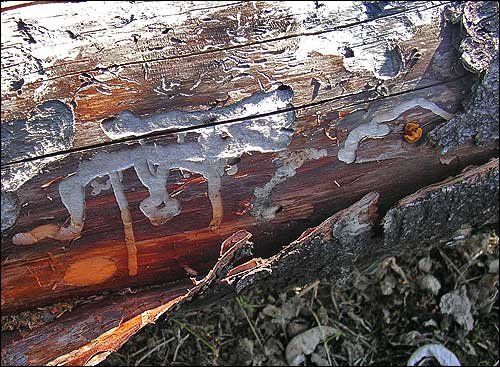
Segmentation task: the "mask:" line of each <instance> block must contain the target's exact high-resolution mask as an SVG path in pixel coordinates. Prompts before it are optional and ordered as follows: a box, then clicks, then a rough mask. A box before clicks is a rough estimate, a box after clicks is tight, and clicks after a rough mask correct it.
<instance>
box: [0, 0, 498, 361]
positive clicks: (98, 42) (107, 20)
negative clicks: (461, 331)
mask: <svg viewBox="0 0 500 367" xmlns="http://www.w3.org/2000/svg"><path fill="white" fill-rule="evenodd" d="M294 4H295V3H287V2H252V3H250V2H217V1H214V2H203V3H201V2H193V3H190V2H181V3H175V4H174V3H168V2H161V3H155V2H145V3H139V2H134V3H118V4H116V3H109V4H107V5H101V4H98V5H95V3H91V2H90V3H64V4H61V3H53V4H50V3H43V4H37V2H35V3H24V4H12V6H6V7H4V5H2V111H1V114H2V121H1V129H2V136H1V144H2V167H1V174H2V245H1V246H2V247H1V255H2V274H1V277H2V297H1V301H2V313H3V314H5V313H8V314H16V313H17V312H19V311H21V310H25V309H33V308H35V307H38V306H43V305H47V304H50V303H52V302H57V301H60V300H62V299H66V298H67V297H73V298H74V299H75V298H76V299H81V298H82V297H87V296H90V298H89V299H92V297H95V296H96V295H97V296H98V297H100V298H104V299H103V300H102V301H93V302H91V301H89V302H88V304H85V305H83V306H78V307H76V308H74V309H73V310H72V312H71V313H69V314H68V313H66V314H64V315H63V316H61V317H60V318H56V319H51V321H50V322H47V323H46V324H45V325H43V326H40V327H37V328H35V329H33V330H30V331H26V330H19V332H12V333H10V334H6V335H5V338H2V363H5V364H17V365H19V364H30V365H32V364H46V363H51V364H95V363H98V362H99V361H100V360H102V359H103V358H105V357H106V356H107V355H108V354H109V353H110V352H111V351H113V350H116V349H117V348H119V346H120V345H122V344H123V343H124V342H125V341H126V340H127V339H128V338H129V337H130V336H131V335H133V334H134V333H135V332H136V331H137V330H139V329H140V328H141V327H143V326H144V325H146V324H147V323H150V322H154V321H155V320H157V319H158V317H160V316H161V315H162V314H164V313H165V312H166V311H168V310H172V309H173V306H175V305H177V307H179V306H180V305H181V304H184V303H186V301H188V300H190V301H191V302H190V303H189V306H188V305H186V306H188V307H197V305H201V304H204V303H207V302H213V301H216V300H218V299H220V297H222V296H224V295H228V294H231V293H234V292H238V291H240V290H241V289H244V288H245V287H247V286H250V285H252V284H254V283H256V282H257V281H259V280H261V279H265V281H266V282H273V283H275V284H276V286H281V285H286V284H289V283H297V282H298V283H302V282H306V281H307V280H310V279H313V278H316V277H328V278H331V279H332V280H334V281H336V282H338V283H339V284H341V283H342V281H343V280H344V279H345V277H346V276H347V275H348V274H349V273H350V270H351V269H352V266H354V265H355V264H367V263H369V262H370V261H373V259H374V258H377V257H379V256H383V255H384V254H386V255H387V254H388V253H392V252H393V251H399V250H401V249H403V248H405V246H406V247H409V246H427V245H430V244H432V243H434V242H436V241H437V242H439V241H440V240H441V239H442V240H446V239H448V238H450V236H453V233H455V231H457V230H459V229H460V228H461V227H462V226H465V225H468V226H479V225H481V224H484V223H486V222H495V221H498V213H497V212H498V160H494V161H491V162H489V163H486V164H485V162H488V160H489V159H490V158H491V157H495V156H498V4H497V3H496V2H486V3H482V4H479V5H476V4H475V3H465V4H463V3H456V4H449V3H444V2H425V3H423V2H373V3H371V2H344V3H341V4H337V3H334V2H331V3H319V2H310V3H304V4H301V5H300V6H298V7H297V6H295V5H294ZM96 6H97V7H99V11H97V9H96ZM89 14H93V15H92V16H89ZM461 26H462V27H463V29H464V30H465V34H460V27H461ZM462 64H463V65H464V66H465V69H464V68H462ZM471 86H472V89H471ZM410 127H411V129H410ZM375 138H377V139H375ZM444 153H446V154H444ZM472 164H474V165H478V166H479V165H482V166H480V167H478V168H474V169H471V170H468V171H465V172H463V173H460V172H461V171H462V169H463V168H465V167H467V166H469V165H472ZM455 175H458V176H456V177H455V178H453V179H452V180H451V181H446V182H441V183H439V184H435V183H436V182H438V181H441V180H443V179H445V178H447V177H449V176H455ZM432 184H435V185H432ZM428 185H431V186H428ZM425 186H428V187H427V188H426V189H424V190H422V191H418V192H416V193H415V191H417V190H419V189H421V188H422V187H425ZM375 191H376V193H375ZM413 193H414V194H413ZM410 194H413V195H410ZM407 195H410V196H409V197H407V198H406V199H404V200H402V201H400V202H399V203H398V204H396V205H394V203H395V202H396V201H397V200H399V199H401V198H403V197H405V196H407ZM391 207H392V208H391ZM430 207H432V210H430V209H429V208H430ZM345 208H347V209H345ZM389 208H391V209H390V210H389V211H388V212H387V214H386V215H385V219H384V221H383V223H384V230H383V234H381V233H380V231H381V229H380V228H379V227H378V220H377V218H376V212H377V209H378V212H379V213H381V214H384V213H386V211H387V210H388V209H389ZM434 208H439V209H438V210H437V211H435V209H434ZM332 213H336V214H334V215H333V216H332ZM327 217H329V218H328V219H327V220H326V221H324V220H325V218H327ZM322 221H323V222H322ZM321 222H322V224H320V225H319V226H317V227H314V226H316V225H317V224H318V223H321ZM309 227H313V229H311V230H308V231H306V232H304V233H303V234H302V235H300V234H301V233H302V232H303V231H304V230H305V229H306V228H309ZM247 233H251V234H252V241H253V242H254V245H253V253H254V256H255V258H249V256H247V257H245V259H244V260H248V262H245V263H244V264H239V263H237V262H236V261H237V260H238V259H239V258H240V257H241V256H243V255H242V253H240V250H241V251H242V252H243V253H245V251H247V250H248V248H249V246H250V243H249V242H248V236H249V235H247ZM299 235H300V237H299ZM295 238H298V239H297V240H296V241H294V242H292V241H293V240H294V239H295ZM221 243H223V245H222V249H221V245H220V244H221ZM234 244H237V246H233V247H231V246H232V245H234ZM286 244H290V245H286ZM284 245H285V246H284ZM228 250H229V251H228ZM236 250H238V251H236ZM214 264H215V265H214ZM234 264H239V265H237V266H236V267H234V266H233V265H234ZM211 269H212V270H211ZM198 274H200V275H198ZM201 274H207V275H206V276H205V277H202V275H201ZM190 277H197V278H198V279H200V278H201V280H200V281H196V280H193V282H194V284H193V282H192V281H191V280H189V278H190ZM130 287H133V289H131V288H130ZM127 288H128V290H127ZM117 291H118V292H120V293H116V292H117ZM117 294H118V296H117ZM123 295H126V297H125V298H124V299H123ZM116 297H118V298H119V299H120V301H119V302H118V303H116ZM89 315H95V316H89ZM4 339H5V340H4Z"/></svg>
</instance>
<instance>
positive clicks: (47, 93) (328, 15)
mask: <svg viewBox="0 0 500 367" xmlns="http://www.w3.org/2000/svg"><path fill="white" fill-rule="evenodd" d="M90 4H91V3H89V4H65V5H64V7H66V6H68V7H69V8H72V7H83V8H85V7H91V6H95V5H90ZM147 4H150V3H147ZM162 4H163V3H162ZM258 4H260V5H259V6H258V7H257V8H256V9H255V8H253V6H252V4H251V3H244V4H238V5H235V6H244V7H245V10H244V9H241V13H242V14H244V13H245V12H247V13H248V18H249V19H253V18H254V17H257V18H256V19H258V20H257V21H258V22H261V21H263V22H264V24H267V25H269V26H270V27H271V28H273V27H275V28H276V32H278V35H275V36H272V37H269V38H266V39H264V40H262V42H261V41H260V39H259V40H258V42H257V41H252V42H249V44H247V45H245V44H243V45H238V46H237V47H236V46H234V47H228V42H230V40H233V39H237V38H238V37H239V36H237V35H231V36H228V37H229V40H228V39H227V38H226V36H227V35H226V30H227V28H225V27H224V28H223V29H221V27H220V25H217V26H214V24H213V23H212V22H208V25H205V23H204V22H203V21H200V20H199V22H201V24H198V25H193V24H192V23H191V22H190V20H189V19H188V20H185V22H181V23H182V24H185V27H186V29H185V31H182V32H181V33H182V34H184V33H185V34H189V35H190V36H191V37H195V38H196V39H197V40H200V39H205V38H207V37H203V35H197V32H196V30H197V29H207V32H214V33H215V34H220V33H224V34H225V37H223V38H222V39H219V38H217V37H215V40H212V39H211V38H210V37H208V38H207V39H206V41H205V42H206V43H207V44H211V43H212V42H215V43H217V44H218V43H222V44H224V45H225V47H216V49H217V50H216V51H210V52H206V53H203V54H199V55H198V54H195V55H191V54H192V53H191V52H187V53H186V54H185V55H184V56H183V55H182V52H181V50H180V49H179V48H182V44H178V43H176V42H173V43H172V42H170V41H168V40H166V41H164V42H166V44H167V46H165V47H166V49H165V50H163V49H162V50H160V51H155V50H153V51H148V50H147V49H146V50H144V51H141V50H137V46H136V45H135V44H134V43H132V44H129V43H123V42H119V40H115V39H114V38H113V37H115V34H116V33H117V32H114V31H113V30H107V31H106V34H108V35H109V37H110V39H108V38H97V39H93V38H92V37H93V36H92V33H89V34H88V37H89V40H86V41H85V42H89V43H90V45H93V44H95V43H96V42H102V45H101V46H99V47H98V48H97V49H96V48H95V47H90V45H86V44H85V45H84V46H85V47H83V46H82V50H81V51H80V49H79V46H78V42H79V41H78V40H75V39H72V38H71V37H68V36H67V32H66V31H61V30H58V31H56V30H52V31H48V30H45V28H44V27H45V26H42V25H41V26H40V27H41V28H40V29H41V30H39V31H38V32H41V35H39V36H36V37H37V38H41V39H40V41H39V42H37V43H31V44H30V43H29V39H28V41H25V40H23V41H22V42H23V47H20V48H19V47H17V46H16V47H14V46H12V47H7V49H6V50H5V51H4V52H7V56H6V58H3V60H10V59H14V60H15V61H12V63H13V64H14V66H12V67H10V66H9V65H6V66H5V68H4V70H5V71H4V75H5V78H2V80H3V82H4V85H3V87H2V96H3V98H2V122H3V123H4V124H5V123H6V122H11V123H10V124H9V129H10V130H11V131H13V134H22V131H23V130H25V129H26V126H25V125H26V124H27V123H26V122H25V121H26V120H27V119H28V124H31V122H29V116H30V113H32V114H34V115H35V117H33V118H36V115H37V111H36V109H37V106H39V105H41V104H42V103H43V102H44V101H48V100H57V101H59V102H60V103H63V104H64V105H63V106H64V108H65V110H67V111H71V112H72V113H73V121H71V124H72V125H73V129H72V134H71V136H69V137H68V138H66V139H65V141H66V144H70V146H67V145H63V146H61V145H60V144H58V143H59V140H58V139H56V138H52V137H51V134H48V135H47V136H46V138H45V140H46V144H44V149H43V150H36V149H31V150H33V151H30V149H25V150H24V151H23V152H22V153H21V152H20V153H19V155H18V156H12V157H6V158H4V164H6V163H8V162H12V161H18V160H23V159H26V158H28V157H37V156H43V155H46V154H48V153H57V152H61V151H65V150H68V149H80V148H83V147H88V146H93V145H96V144H101V143H104V142H108V141H110V140H113V139H116V137H115V136H113V135H109V134H106V131H103V129H102V128H101V125H100V123H101V122H102V121H103V120H105V119H109V118H112V117H116V116H118V115H119V114H120V113H121V112H123V111H125V110H130V111H132V112H133V113H135V114H138V115H140V116H142V115H145V114H153V113H157V112H161V111H171V110H174V109H182V110H186V111H206V110H207V109H211V108H214V107H215V106H226V105H231V104H233V103H236V102H239V101H241V100H243V99H244V98H247V97H249V96H251V95H252V94H254V93H256V92H257V91H261V90H268V89H269V88H271V87H272V86H273V85H276V84H279V83H283V84H286V85H288V86H290V87H291V88H292V89H293V91H294V97H293V99H292V100H291V101H290V103H291V104H292V105H293V106H295V107H301V106H303V105H305V104H309V103H311V102H314V103H316V102H320V101H325V100H329V99H332V98H338V97H339V96H341V95H351V94H359V93H361V92H364V91H366V90H376V91H378V92H380V93H382V94H383V95H385V94H394V93H398V92H404V91H409V90H412V89H415V88H418V87H425V86H429V85H432V84H435V83H437V82H441V81H449V80H451V79H454V78H456V77H459V76H461V75H463V71H461V70H460V69H455V68H454V67H453V63H454V62H455V61H456V57H455V53H454V50H453V47H452V31H451V28H449V27H447V26H446V23H445V22H444V19H443V18H442V14H443V10H444V7H445V5H441V6H436V5H435V4H433V3H425V5H424V4H423V3H415V5H411V4H413V3H405V5H404V6H403V5H401V6H402V9H397V11H396V12H395V11H394V10H393V9H391V8H390V7H389V9H388V10H384V9H380V10H379V11H375V10H370V9H369V7H368V6H367V5H366V6H365V5H361V4H359V3H355V5H352V6H353V7H354V9H352V11H351V10H349V9H348V10H349V11H346V10H345V9H343V8H341V9H337V10H336V7H337V5H332V6H333V10H331V9H330V10H329V8H328V6H327V5H325V6H321V7H319V8H318V9H315V7H313V8H312V9H310V10H307V9H306V10H303V11H305V12H306V13H304V14H299V15H298V16H292V15H291V14H293V12H294V11H295V12H297V11H298V10H293V7H292V8H290V6H289V5H286V4H285V5H283V4H282V3H269V4H268V3H258ZM280 4H281V5H280ZM312 4H313V2H311V5H312ZM332 4H333V3H332ZM347 4H349V3H347ZM40 6H42V5H39V6H33V7H29V8H22V9H19V10H18V11H19V12H20V14H16V18H15V19H18V18H23V15H22V12H23V10H24V11H26V10H25V9H31V11H34V9H36V8H37V7H40ZM47 6H51V7H56V5H55V4H54V5H47ZM58 6H59V7H60V6H61V5H58ZM116 6H117V5H115V4H114V3H110V4H109V5H107V7H109V9H108V10H109V11H110V12H112V13H116V12H119V11H120V8H119V7H118V8H115V7H116ZM148 6H158V5H148ZM162 6H163V5H162ZM308 6H309V5H308ZM343 6H351V5H343ZM260 7H263V8H260ZM268 7H269V8H268ZM406 7H408V8H409V10H408V11H407V12H402V11H403V10H405V8H406ZM415 7H417V9H415ZM419 8H422V9H419ZM105 9H107V8H105ZM218 9H219V8H215V9H214V10H213V11H218ZM223 9H224V8H223ZM269 9H271V11H270V12H269V13H267V10H269ZM60 11H62V10H60ZM163 11H165V10H163ZM307 11H309V12H310V13H308V12H307ZM332 12H333V13H332ZM393 12H395V14H394V15H387V14H391V13H393ZM8 13H9V12H7V14H8ZM82 13H84V14H85V11H83V10H82ZM30 14H31V13H30ZM35 14H36V13H35ZM99 14H101V12H100V13H99ZM145 14H149V13H148V12H145ZM200 14H203V16H205V15H206V11H202V12H200ZM216 14H218V13H216ZM234 14H238V13H237V12H236V13H234V9H232V10H231V11H228V13H227V14H226V13H223V14H222V15H217V16H218V17H219V18H220V17H221V18H222V19H218V21H219V23H217V24H224V22H225V20H226V18H227V17H230V18H232V17H235V15H234ZM266 14H268V15H266ZM269 14H270V15H269ZM287 14H289V15H287ZM28 15H29V14H28ZM261 15H262V16H263V17H264V18H263V19H261ZM314 15H316V18H317V19H318V20H317V21H313V20H311V19H314ZM346 15H347V19H346ZM35 16H36V15H35ZM198 16H201V15H198ZM266 16H273V17H277V18H278V20H279V21H276V22H273V21H269V22H266V21H264V20H265V19H266ZM59 17H60V15H59ZM144 17H145V19H144V20H143V21H144V24H145V25H144V27H145V28H147V27H155V24H156V23H155V22H157V20H155V19H149V18H148V16H146V15H144ZM353 17H354V18H359V19H360V20H359V21H354V20H352V18H353ZM56 18H57V17H56ZM110 18H111V19H112V22H118V23H119V22H120V20H119V19H118V20H117V19H116V18H114V17H110ZM110 18H108V17H106V14H105V13H102V15H99V17H97V20H102V21H103V22H107V21H108V19H110ZM214 18H216V19H217V17H216V15H214ZM281 18H283V19H286V21H285V24H286V25H285V27H281V25H280V24H281ZM49 19H51V18H50V17H49ZM194 19H197V16H195V17H194ZM304 19H305V20H304ZM308 19H309V21H307V20H308ZM326 19H328V21H326ZM40 21H41V20H40ZM249 21H250V20H249ZM70 22H74V20H70ZM80 22H81V20H80ZM233 22H234V21H233ZM240 22H241V21H240ZM308 22H311V23H313V24H317V26H312V27H313V31H312V32H309V33H311V34H309V35H307V34H306V35H304V33H307V32H306V30H307V29H308V27H309V25H308V24H309V23H308ZM11 23H13V21H10V22H8V24H10V25H9V26H8V28H9V29H10V30H12V32H13V33H12V32H9V33H7V35H5V36H4V37H8V34H11V36H15V37H14V39H16V40H17V39H23V38H26V35H25V34H24V33H25V32H24V31H22V30H17V28H16V27H17V25H16V26H15V25H14V24H11ZM14 23H15V22H14ZM77 23H78V22H77ZM16 24H17V23H16ZM72 24H73V23H72ZM113 24H114V26H116V24H115V23H113ZM133 24H134V22H132V23H130V25H129V26H127V27H126V28H125V29H124V30H123V31H124V32H126V34H127V35H128V37H129V38H130V34H136V33H134V32H136V31H137V32H139V33H138V34H143V35H144V37H143V38H146V39H149V38H148V37H150V35H151V32H146V31H145V30H144V31H142V33H141V29H140V28H139V29H136V28H133V30H132V29H130V27H133ZM231 24H232V23H231ZM244 24H246V23H244ZM48 26H49V25H48V24H47V27H48ZM80 26H82V25H80ZM211 27H215V29H212V28H211ZM316 27H317V28H318V29H316ZM21 28H22V27H21ZM32 28H33V29H32V30H31V32H32V33H33V32H35V31H36V29H37V28H36V27H35V26H33V27H32ZM91 28H92V27H91ZM288 28H291V29H297V30H296V31H294V32H293V34H289V33H287V32H288V31H287V29H288ZM57 29H59V25H57ZM162 29H163V28H162ZM238 29H240V31H241V32H242V33H243V36H245V37H250V38H251V35H253V34H254V30H253V26H250V25H249V29H247V28H245V27H243V28H241V27H240V28H238ZM42 31H43V32H42ZM44 32H45V33H46V32H49V33H50V34H51V35H53V34H58V33H57V32H62V33H63V36H64V37H63V36H61V37H63V40H61V39H58V38H57V37H55V36H54V37H52V38H51V37H42V36H43V34H45V33H44ZM157 32H159V31H157ZM229 33H230V32H229ZM30 34H31V33H30ZM85 34H87V33H85ZM118 34H120V33H118ZM230 34H231V33H230ZM33 37H35V36H33ZM82 37H83V36H82ZM158 37H163V38H165V39H170V36H169V35H168V34H167V35H164V34H161V32H160V35H159V36H158ZM11 38H12V37H11ZM9 39H10V38H9ZM84 39H86V38H84ZM275 39H277V40H275ZM45 40H48V41H47V42H49V44H48V45H47V47H46V48H44V46H43V44H42V45H40V46H38V44H39V43H42V42H45ZM16 42H17V41H16ZM57 42H65V45H66V48H64V47H62V48H61V49H62V50H68V52H73V53H74V55H73V56H74V57H75V58H76V60H80V59H83V62H85V63H90V64H89V65H85V66H82V65H80V64H79V63H78V62H77V63H75V62H73V61H72V62H69V63H68V62H66V63H63V64H62V66H60V67H58V66H57V65H58V64H59V63H58V62H56V61H59V60H65V58H66V56H65V55H58V54H56V55H53V54H50V50H52V49H54V47H55V46H54V43H57ZM82 42H83V41H82ZM130 42H132V41H131V40H130ZM145 42H146V41H145ZM147 42H149V41H147ZM152 42H153V43H154V42H155V41H152ZM26 44H27V45H26ZM7 45H8V43H7ZM420 45H425V46H420ZM25 46H27V47H25ZM31 47H33V48H36V47H41V49H42V51H40V52H41V53H42V54H47V59H44V60H45V61H44V60H42V59H40V58H39V57H36V56H33V55H32V54H31V53H30V48H31ZM58 47H59V46H58ZM203 47H205V46H203ZM153 48H154V47H153ZM218 48H220V50H218ZM18 49H20V50H22V52H24V53H27V54H23V53H22V54H20V55H17V54H15V55H12V56H10V55H9V50H11V51H12V50H18ZM33 52H35V53H36V51H35V50H33ZM85 52H90V53H91V54H89V55H86V54H85ZM151 52H156V53H160V56H150V53H151ZM170 53H171V54H172V55H175V57H176V59H175V60H174V59H169V56H168V55H169V54H170ZM436 53H437V55H439V56H436V55H435V54H436ZM104 57H107V58H108V59H109V60H104V61H103V60H101V58H104ZM120 57H127V58H132V59H131V60H127V61H124V62H123V65H121V64H120V62H118V61H117V58H120ZM33 58H34V59H36V60H42V61H40V62H41V63H42V64H44V63H45V64H48V65H52V64H53V63H54V66H53V69H54V70H55V71H54V73H55V74H54V75H52V74H51V71H50V70H52V69H49V70H47V71H45V68H44V73H43V74H42V75H38V74H36V73H35V74H34V75H35V76H36V78H35V79H30V77H29V75H30V74H27V72H28V71H26V70H24V69H23V68H21V69H20V70H17V71H16V70H15V69H16V67H17V66H15V65H18V64H19V65H23V63H26V62H28V61H29V60H33ZM111 60H112V61H111ZM30 62H33V61H30ZM35 64H36V63H35ZM66 65H69V67H71V68H74V70H73V69H72V71H70V72H67V71H65V69H66V68H67V66H66ZM115 65H117V66H115ZM47 67H49V66H47ZM59 69H61V70H62V71H57V70H59ZM9 70H10V71H9ZM11 71H12V73H14V74H13V75H15V76H12V77H10V76H9V75H10V73H11ZM21 81H23V82H21ZM273 111H276V109H275V108H274V109H273V108H272V107H271V106H268V107H267V109H266V110H265V111H260V110H257V111H256V110H255V109H252V108H251V106H249V107H248V111H245V112H242V113H240V114H239V116H238V118H243V117H246V116H249V115H258V114H259V113H261V112H273ZM38 114H40V112H38ZM33 118H32V119H33ZM229 118H231V117H229ZM232 118H235V117H234V116H232ZM227 119H228V118H227V117H224V116H222V117H221V118H220V119H219V120H217V121H216V122H218V123H222V122H224V121H227ZM20 120H22V121H20ZM49 121H51V120H50V119H49ZM37 124H39V123H35V126H36V125H37ZM52 125H54V124H53V123H52ZM200 125H203V123H202V122H201V121H200V122H198V123H197V124H196V123H193V122H191V123H190V122H185V123H184V124H183V125H181V126H178V125H176V124H175V121H168V120H167V121H165V123H164V126H163V129H161V130H163V131H165V130H172V129H177V128H179V127H184V128H187V127H196V126H200ZM161 130H160V131H161ZM56 132H57V131H56ZM131 133H134V132H133V131H132V132H131ZM143 133H144V132H143ZM129 136H130V135H129ZM4 144H8V142H4Z"/></svg>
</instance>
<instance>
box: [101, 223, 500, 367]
mask: <svg viewBox="0 0 500 367" xmlns="http://www.w3.org/2000/svg"><path fill="white" fill-rule="evenodd" d="M497 233H498V227H497V228H496V229H493V228H489V229H483V230H482V231H480V232H477V233H475V234H470V233H467V231H465V232H464V234H463V235H459V236H458V237H456V238H455V239H454V240H453V241H451V242H449V243H447V244H445V245H441V246H439V247H435V248H432V249H427V250H415V251H413V252H412V253H406V254H403V255H401V256H398V257H392V258H388V259H385V260H384V261H382V262H379V263H377V264H373V265H372V266H371V267H369V268H368V269H367V270H365V271H363V272H360V271H355V272H354V273H353V274H352V276H351V277H350V279H349V281H348V283H347V284H346V285H345V287H343V288H342V289H339V288H335V287H334V286H332V285H331V284H330V283H329V281H328V279H323V280H321V281H320V280H318V281H316V282H313V283H311V284H309V285H307V286H305V287H302V288H292V289H289V290H284V289H265V287H262V286H260V287H258V288H253V289H251V290H249V291H246V292H244V293H242V294H240V295H239V296H238V297H236V298H235V299H232V300H228V301H225V302H223V303H221V304H218V305H215V306H211V307H208V308H207V309H206V310H202V311H198V312H192V313H189V314H182V315H181V314H177V315H175V317H171V318H169V319H167V320H164V321H161V322H160V323H158V324H156V325H155V326H151V327H148V328H146V329H144V330H143V331H142V332H140V333H139V334H137V335H136V336H135V337H134V338H132V339H131V340H130V341H129V342H128V343H127V344H125V345H124V346H123V347H122V348H121V349H120V350H119V351H118V352H116V353H114V354H112V355H111V356H110V357H108V359H107V360H106V361H104V362H103V363H102V365H103V366H117V365H246V366H249V365H254V366H270V365H274V366H276V365H277V366H279V365H288V364H289V363H295V364H299V363H301V364H303V365H406V363H407V361H408V359H409V357H410V356H411V355H412V353H413V352H415V350H417V349H418V348H419V347H421V346H424V345H427V344H440V345H442V346H444V347H446V348H447V349H449V350H450V351H452V352H453V353H455V355H456V357H457V358H458V360H459V361H460V362H461V363H462V365H479V366H483V365H484V366H487V365H488V366H491V365H494V366H498V365H499V339H498V337H499V314H498V307H499V302H498V288H499V281H498V279H499V278H498V255H499V246H498V236H497ZM319 325H321V328H319V327H318V326H319ZM294 337H295V338H294Z"/></svg>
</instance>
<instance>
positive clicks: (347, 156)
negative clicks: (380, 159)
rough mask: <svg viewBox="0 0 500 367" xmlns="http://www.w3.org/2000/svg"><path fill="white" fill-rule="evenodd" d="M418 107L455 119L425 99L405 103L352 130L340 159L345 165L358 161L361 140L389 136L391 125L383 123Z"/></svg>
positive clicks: (339, 156)
mask: <svg viewBox="0 0 500 367" xmlns="http://www.w3.org/2000/svg"><path fill="white" fill-rule="evenodd" d="M418 106H420V107H422V108H425V109H426V110H429V111H431V112H433V113H435V114H436V115H438V116H440V117H442V118H443V119H445V120H450V119H451V118H452V117H453V115H452V114H451V113H449V112H447V111H445V110H443V109H442V108H441V107H439V106H438V105H436V104H435V103H433V102H430V101H428V100H426V99H425V98H422V97H418V98H414V99H411V100H409V101H405V102H403V103H401V104H399V105H398V106H396V107H394V109H393V110H392V111H389V112H386V113H382V114H380V115H376V116H375V117H374V118H373V119H372V120H371V121H370V122H368V123H366V124H363V125H360V126H358V127H356V128H355V129H353V130H351V131H350V132H349V135H348V136H347V139H346V140H345V142H344V147H343V148H342V149H340V150H339V152H338V155H337V157H338V159H339V160H340V161H342V162H345V163H353V162H354V161H355V160H356V152H357V150H358V147H359V143H360V142H361V140H363V139H365V138H381V137H384V136H386V135H388V134H389V133H390V132H391V129H390V127H389V125H386V124H382V123H383V122H387V121H392V120H395V119H397V118H398V117H399V116H400V115H401V114H402V113H404V112H406V111H408V110H410V109H412V108H414V107H418Z"/></svg>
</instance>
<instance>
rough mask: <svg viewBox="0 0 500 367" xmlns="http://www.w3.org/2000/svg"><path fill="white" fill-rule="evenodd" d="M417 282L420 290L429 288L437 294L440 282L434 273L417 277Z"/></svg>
mask: <svg viewBox="0 0 500 367" xmlns="http://www.w3.org/2000/svg"><path fill="white" fill-rule="evenodd" d="M417 284H418V286H419V287H420V289H422V290H429V291H431V293H432V294H433V295H435V296H437V295H438V293H439V290H440V289H441V283H440V282H439V280H437V278H436V277H435V276H434V275H431V274H426V275H424V276H420V277H418V278H417Z"/></svg>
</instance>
